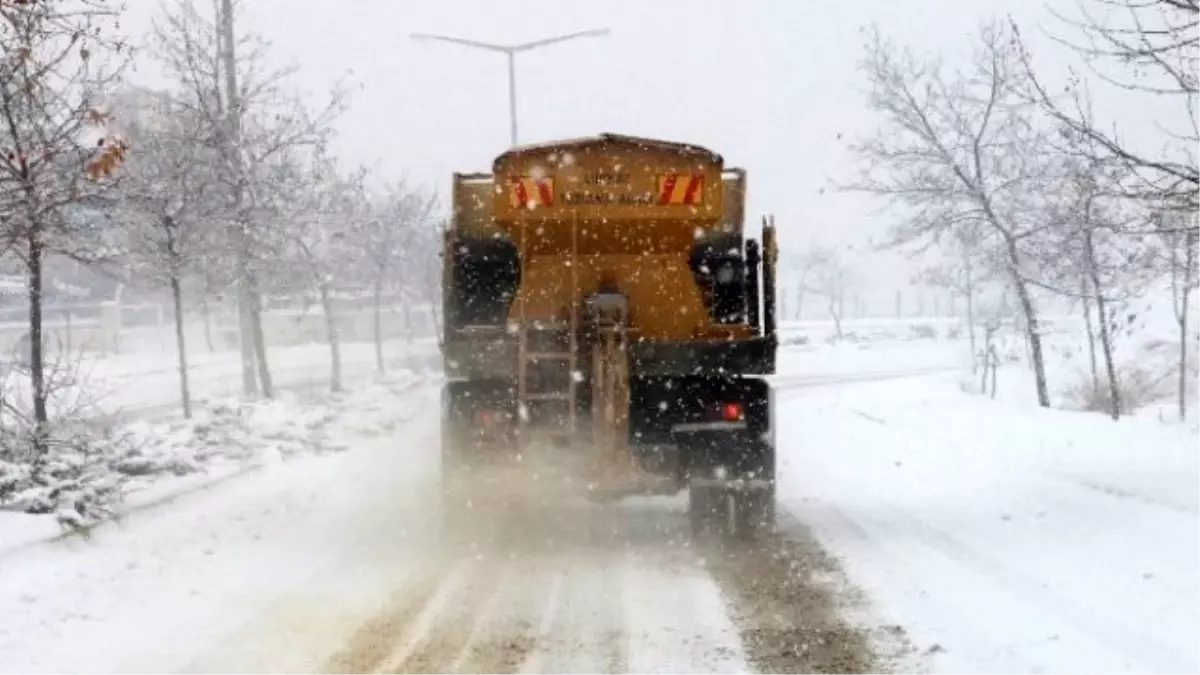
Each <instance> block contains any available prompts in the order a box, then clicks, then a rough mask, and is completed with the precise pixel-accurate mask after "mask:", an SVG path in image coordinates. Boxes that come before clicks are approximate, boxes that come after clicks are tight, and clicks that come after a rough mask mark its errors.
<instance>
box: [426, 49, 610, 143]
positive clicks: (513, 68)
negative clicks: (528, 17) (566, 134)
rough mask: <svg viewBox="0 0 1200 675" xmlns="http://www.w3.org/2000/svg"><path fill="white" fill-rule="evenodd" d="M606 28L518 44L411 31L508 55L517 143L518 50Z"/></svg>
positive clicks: (511, 115) (511, 116)
mask: <svg viewBox="0 0 1200 675" xmlns="http://www.w3.org/2000/svg"><path fill="white" fill-rule="evenodd" d="M608 33H609V30H608V29H607V28H598V29H593V30H584V31H579V32H578V33H569V34H567V35H559V36H557V37H552V38H546V39H544V40H535V41H533V42H525V43H523V44H519V45H494V44H490V43H487V42H478V41H476V40H464V39H462V38H455V37H447V36H445V35H431V34H429V33H413V34H412V39H414V40H439V41H441V42H452V43H454V44H458V45H464V46H467V47H475V48H478V49H486V50H488V51H491V52H500V53H501V54H504V55H505V56H507V57H508V116H509V124H510V125H511V131H512V144H513V145H516V144H517V65H516V56H517V54H518V53H520V52H527V51H530V50H533V49H537V48H538V47H546V46H548V45H552V44H556V43H559V42H566V41H567V40H574V39H576V38H585V37H600V36H602V35H608Z"/></svg>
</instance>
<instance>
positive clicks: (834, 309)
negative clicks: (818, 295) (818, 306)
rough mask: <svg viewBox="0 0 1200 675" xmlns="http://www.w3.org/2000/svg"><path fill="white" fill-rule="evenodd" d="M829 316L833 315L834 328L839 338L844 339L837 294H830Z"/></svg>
mask: <svg viewBox="0 0 1200 675" xmlns="http://www.w3.org/2000/svg"><path fill="white" fill-rule="evenodd" d="M829 316H831V317H833V330H834V332H835V333H836V334H837V339H838V340H841V339H842V317H841V316H840V315H839V314H838V306H837V296H834V295H831V296H829Z"/></svg>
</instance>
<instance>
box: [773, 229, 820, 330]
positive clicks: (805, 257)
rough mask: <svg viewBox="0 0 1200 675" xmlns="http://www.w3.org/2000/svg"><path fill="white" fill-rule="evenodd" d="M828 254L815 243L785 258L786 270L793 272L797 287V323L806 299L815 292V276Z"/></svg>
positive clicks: (795, 316)
mask: <svg viewBox="0 0 1200 675" xmlns="http://www.w3.org/2000/svg"><path fill="white" fill-rule="evenodd" d="M826 253H827V252H826V250H825V249H824V248H822V247H821V246H819V245H818V244H817V243H816V242H813V243H811V244H810V245H809V246H808V247H806V248H805V249H803V250H801V251H795V252H790V253H787V254H785V256H784V261H785V265H786V269H788V270H789V271H791V272H792V279H793V282H792V283H794V284H795V285H796V310H795V312H794V314H793V318H794V319H796V320H797V321H799V320H800V319H801V318H802V317H803V312H804V298H805V297H806V296H807V295H808V293H809V292H811V291H812V290H813V288H812V281H813V276H814V274H815V273H816V271H817V270H818V268H820V266H821V262H822V258H823V257H824V256H825V255H826Z"/></svg>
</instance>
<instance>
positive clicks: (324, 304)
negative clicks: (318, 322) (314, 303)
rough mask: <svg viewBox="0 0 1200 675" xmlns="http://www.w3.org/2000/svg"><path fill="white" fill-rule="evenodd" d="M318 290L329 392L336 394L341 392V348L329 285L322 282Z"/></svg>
mask: <svg viewBox="0 0 1200 675" xmlns="http://www.w3.org/2000/svg"><path fill="white" fill-rule="evenodd" d="M318 290H319V291H320V293H321V310H322V311H323V312H324V314H325V335H326V338H327V339H328V341H329V390H330V391H332V392H334V393H337V392H339V391H341V390H342V346H341V342H339V340H338V329H337V321H335V320H334V316H333V301H332V300H331V299H330V297H329V284H328V283H326V282H324V281H322V282H321V283H320V284H319V285H318Z"/></svg>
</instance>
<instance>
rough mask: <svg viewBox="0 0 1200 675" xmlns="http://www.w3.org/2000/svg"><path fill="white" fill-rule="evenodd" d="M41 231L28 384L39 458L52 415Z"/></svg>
mask: <svg viewBox="0 0 1200 675" xmlns="http://www.w3.org/2000/svg"><path fill="white" fill-rule="evenodd" d="M40 229H41V228H40V227H38V226H37V225H34V227H32V228H31V230H30V232H29V382H30V386H31V387H32V388H33V419H34V423H35V427H34V431H33V449H34V451H35V452H36V453H37V455H38V457H39V458H40V457H41V456H42V455H44V454H45V453H46V446H47V438H46V435H47V433H48V432H49V429H48V428H47V426H48V425H49V423H50V415H49V413H48V412H47V409H46V371H45V354H44V352H43V350H42V346H43V345H42V262H43V260H44V254H45V248H44V247H43V244H42V240H41V232H40Z"/></svg>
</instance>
